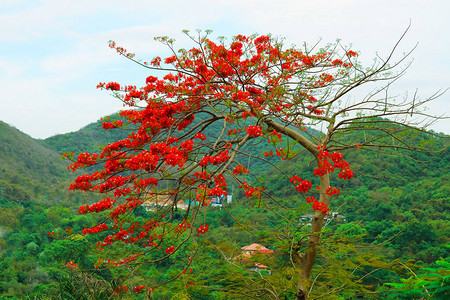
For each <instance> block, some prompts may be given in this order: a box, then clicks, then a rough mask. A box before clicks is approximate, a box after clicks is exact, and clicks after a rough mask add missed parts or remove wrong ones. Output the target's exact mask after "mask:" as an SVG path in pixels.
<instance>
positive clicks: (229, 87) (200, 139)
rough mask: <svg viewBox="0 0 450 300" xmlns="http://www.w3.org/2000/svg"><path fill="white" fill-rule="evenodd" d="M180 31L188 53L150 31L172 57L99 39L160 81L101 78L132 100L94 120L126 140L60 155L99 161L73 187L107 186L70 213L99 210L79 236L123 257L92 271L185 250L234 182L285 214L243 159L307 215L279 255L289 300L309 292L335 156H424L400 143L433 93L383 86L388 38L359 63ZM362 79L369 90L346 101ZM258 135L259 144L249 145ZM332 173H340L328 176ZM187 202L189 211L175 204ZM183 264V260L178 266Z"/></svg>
mask: <svg viewBox="0 0 450 300" xmlns="http://www.w3.org/2000/svg"><path fill="white" fill-rule="evenodd" d="M186 33H187V35H188V36H189V37H190V38H191V40H192V42H193V43H194V47H193V48H192V49H190V50H184V49H180V50H176V49H175V48H174V41H173V40H172V39H170V38H168V37H161V38H157V40H158V41H159V42H161V43H163V44H165V45H166V46H168V47H169V49H170V50H171V51H172V53H173V55H171V56H169V57H167V58H165V59H161V58H160V57H156V58H154V59H153V60H151V61H149V62H146V61H141V60H137V59H135V55H134V54H132V53H129V52H127V50H125V49H124V48H122V47H120V46H118V45H116V43H115V42H110V47H111V48H113V49H115V50H116V51H117V52H118V53H119V54H120V55H123V56H124V57H126V58H128V59H129V60H131V61H133V62H134V63H136V64H139V65H140V66H142V67H143V68H144V69H146V70H150V71H152V72H153V73H157V72H160V73H161V74H162V75H161V76H162V78H161V77H156V76H153V75H151V76H148V77H147V78H146V80H145V85H144V86H143V87H140V88H138V87H136V86H131V85H121V84H119V83H116V82H109V83H100V84H99V85H98V88H101V89H105V90H108V91H112V92H113V93H114V95H115V97H116V98H118V99H119V100H120V101H122V102H123V103H124V106H127V107H129V109H126V110H123V111H121V113H120V116H121V117H122V119H120V120H105V122H104V123H103V125H102V126H103V127H104V128H105V129H106V130H108V129H111V128H125V129H128V130H130V134H129V136H128V138H126V139H123V140H120V141H117V142H114V143H111V144H108V145H107V146H106V147H104V148H103V150H102V152H101V153H97V154H88V153H81V154H80V155H79V156H78V157H76V158H75V157H72V156H71V155H70V154H66V156H68V157H69V158H71V159H73V163H72V164H71V165H70V169H72V170H73V171H75V170H77V169H80V168H87V167H90V166H94V165H98V166H100V168H97V169H92V168H89V169H88V170H90V172H89V173H88V174H84V175H80V176H79V177H78V178H77V179H76V181H75V182H74V183H73V184H72V185H71V186H70V189H71V190H81V191H86V192H96V193H101V194H105V198H104V199H103V200H101V201H99V202H97V203H94V204H90V205H84V206H81V207H80V209H79V212H80V213H81V214H86V213H93V212H96V213H98V212H102V211H107V213H108V214H109V217H108V218H107V219H105V220H104V221H103V222H101V223H99V224H97V225H96V226H94V227H92V228H86V229H84V231H83V234H94V233H95V234H99V236H100V240H99V241H98V244H97V246H98V248H99V249H100V250H102V251H104V253H105V256H106V255H109V254H111V252H110V251H112V250H114V249H115V250H118V249H120V251H121V253H126V257H121V258H120V259H119V258H117V259H112V258H108V259H107V258H102V259H100V260H99V261H98V262H97V265H96V267H98V268H103V267H111V266H121V265H126V266H130V265H134V264H140V263H147V264H148V263H152V262H160V261H163V260H165V259H169V258H170V257H171V256H172V255H174V254H176V253H177V250H179V249H181V248H182V247H184V246H185V245H186V244H188V243H193V244H196V243H197V241H198V239H199V238H201V235H203V234H205V233H206V232H208V230H209V225H208V224H207V223H205V222H204V220H205V217H204V215H203V213H204V212H206V209H207V208H208V206H209V205H210V204H211V203H210V201H211V200H210V198H211V197H212V196H219V197H220V196H224V197H226V196H227V193H229V190H227V187H229V186H230V185H231V182H232V181H233V182H235V183H236V185H237V186H239V188H240V189H241V190H242V193H243V194H244V195H245V197H246V198H248V199H249V201H254V202H258V203H263V204H262V205H265V206H266V207H268V208H270V207H276V206H279V207H283V208H285V209H293V210H294V211H295V207H296V206H299V205H301V204H303V202H300V201H299V202H298V203H293V204H292V207H291V208H289V207H285V205H284V204H283V203H282V200H281V199H276V198H275V197H274V196H273V191H270V190H268V189H266V188H265V187H264V186H263V185H261V184H260V183H258V174H256V173H255V172H254V171H253V170H252V168H251V166H250V165H249V164H245V163H244V161H247V160H250V159H251V160H252V161H255V160H258V161H260V162H261V163H264V164H266V165H267V166H268V167H273V170H274V171H277V172H279V174H280V176H282V177H284V178H286V179H287V182H289V183H290V184H291V185H292V189H294V190H296V192H298V194H299V196H301V197H303V201H305V202H306V203H309V204H311V206H312V208H313V209H314V210H315V214H314V216H313V220H312V222H311V224H312V226H311V232H310V234H309V235H308V236H307V237H305V239H302V240H301V241H298V243H297V242H296V243H295V244H292V247H291V251H290V254H289V255H290V261H291V262H292V264H293V266H294V268H295V270H296V272H297V273H296V274H295V276H294V277H293V279H292V280H296V285H297V291H296V298H297V299H306V298H307V294H308V290H309V288H310V285H311V282H310V277H311V272H312V269H313V266H314V263H315V260H316V255H317V251H318V247H319V242H320V236H321V231H322V227H323V223H324V218H325V217H326V216H327V214H328V213H329V212H330V209H332V201H331V199H332V198H333V196H335V195H337V194H339V193H340V191H339V189H338V188H336V186H337V181H338V180H344V181H345V180H350V179H351V178H352V177H353V171H352V170H351V166H350V164H349V163H348V162H347V161H345V160H344V158H343V154H342V153H341V152H339V151H342V150H344V149H349V148H355V149H361V148H363V149H368V150H369V149H373V150H376V151H380V152H389V151H390V150H392V151H393V152H395V151H396V150H397V149H407V150H411V151H418V150H421V146H422V145H408V144H406V143H405V142H404V136H405V135H408V134H413V133H414V132H416V131H423V130H424V128H425V126H426V125H429V122H430V121H433V120H435V118H433V117H432V116H429V115H427V114H426V113H425V112H423V110H422V108H423V106H424V105H425V104H426V103H427V102H429V101H432V100H433V99H435V98H436V97H438V96H439V95H440V94H439V93H437V94H435V95H433V96H431V97H429V98H427V99H425V100H421V99H418V98H417V97H416V96H415V95H414V96H413V97H412V98H398V97H392V96H390V95H389V94H388V90H389V87H390V85H391V84H392V83H393V82H395V81H396V80H397V79H398V78H399V77H400V76H401V75H402V74H403V73H404V72H405V70H406V68H407V67H408V62H407V61H406V58H407V57H408V55H409V54H407V55H405V56H402V58H401V59H400V60H398V61H395V62H394V61H392V60H393V56H394V53H395V51H396V50H397V47H398V44H396V45H395V46H394V48H393V50H392V52H391V53H390V54H389V55H388V56H387V57H386V58H377V59H376V60H375V62H374V63H373V64H372V65H371V66H369V67H364V66H362V65H361V62H360V60H359V54H358V53H357V52H354V51H353V50H351V49H349V48H347V47H345V46H343V45H341V44H340V43H335V44H330V45H327V46H325V47H324V48H321V49H315V47H308V46H306V45H305V46H304V47H302V48H299V47H295V46H293V47H285V45H283V40H282V39H279V38H275V37H272V36H256V35H255V36H242V35H238V36H236V37H234V38H233V39H232V40H231V42H226V41H225V40H224V39H219V41H218V42H214V41H213V40H211V39H210V38H209V34H210V33H209V32H207V33H206V34H202V33H199V34H198V36H193V35H189V33H188V32H186ZM400 40H401V39H400ZM153 73H152V74H153ZM360 86H368V87H370V88H371V91H370V92H369V93H368V94H367V95H366V96H364V97H361V96H360V95H358V94H356V96H355V94H353V93H354V92H356V91H357V90H359V89H358V88H360ZM427 122H428V123H427ZM308 128H318V129H320V130H322V131H323V134H313V133H311V131H309V130H307V129H308ZM353 131H359V132H361V138H360V139H359V140H348V139H346V138H345V135H346V133H348V132H353ZM430 135H432V134H431V133H430ZM258 143H264V144H265V145H266V147H270V148H269V149H268V150H267V151H260V152H258V151H250V150H249V149H255V148H251V147H249V145H257V144H258ZM425 147H426V145H425ZM256 149H259V148H256ZM389 149H390V150H389ZM296 155H302V156H310V158H311V161H314V164H315V169H314V171H313V173H312V174H297V173H292V174H288V173H286V172H284V170H281V169H277V168H276V166H275V165H274V164H273V161H274V158H277V157H278V158H279V159H281V160H289V159H291V158H293V157H294V156H296ZM243 158H246V159H245V160H244V159H243ZM92 170H95V171H92ZM335 170H337V172H336V173H338V175H337V176H336V177H338V178H336V177H333V175H332V173H334V171H335ZM186 201H187V202H186ZM186 203H187V205H188V207H187V209H186V210H181V209H180V208H181V206H182V205H183V204H186ZM158 204H159V205H158ZM142 205H150V206H151V205H153V206H155V207H154V209H153V210H152V213H151V217H146V218H143V217H136V214H134V213H133V211H135V210H136V209H137V208H139V207H140V206H142ZM180 216H181V217H180ZM282 217H283V216H282V215H280V218H282ZM298 217H299V216H298ZM202 222H203V223H202ZM305 241H306V242H305ZM193 253H195V250H193ZM111 255H112V254H111ZM192 257H194V254H192ZM190 259H191V257H189V259H187V258H186V264H187V266H189V264H190V261H191V260H190ZM71 266H72V265H71ZM180 275H181V271H180V274H179V275H177V276H180ZM177 276H175V277H177ZM172 279H173V278H172ZM172 279H170V280H172ZM149 288H150V287H146V290H147V291H148V293H149V294H150V293H151V289H149ZM138 290H139V291H142V290H144V288H138Z"/></svg>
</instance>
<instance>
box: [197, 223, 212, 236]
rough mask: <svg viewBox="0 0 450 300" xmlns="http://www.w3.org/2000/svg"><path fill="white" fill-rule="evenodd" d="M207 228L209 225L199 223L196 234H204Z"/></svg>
mask: <svg viewBox="0 0 450 300" xmlns="http://www.w3.org/2000/svg"><path fill="white" fill-rule="evenodd" d="M208 230H209V225H208V224H205V226H203V225H200V227H199V228H198V229H197V236H200V234H205V233H207V232H208Z"/></svg>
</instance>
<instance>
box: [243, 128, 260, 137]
mask: <svg viewBox="0 0 450 300" xmlns="http://www.w3.org/2000/svg"><path fill="white" fill-rule="evenodd" d="M245 131H247V134H248V135H249V136H250V137H258V136H262V131H261V127H260V126H248V127H245Z"/></svg>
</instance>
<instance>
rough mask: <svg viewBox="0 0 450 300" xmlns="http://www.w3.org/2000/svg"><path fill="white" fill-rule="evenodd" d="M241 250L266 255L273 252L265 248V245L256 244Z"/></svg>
mask: <svg viewBox="0 0 450 300" xmlns="http://www.w3.org/2000/svg"><path fill="white" fill-rule="evenodd" d="M241 249H242V250H243V251H252V252H254V251H258V252H261V253H264V254H269V253H272V252H273V250H271V249H268V248H266V247H264V246H263V245H260V244H256V243H253V244H251V245H247V246H244V247H241Z"/></svg>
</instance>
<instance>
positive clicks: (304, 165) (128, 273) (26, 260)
mask: <svg viewBox="0 0 450 300" xmlns="http://www.w3.org/2000/svg"><path fill="white" fill-rule="evenodd" d="M100 124H101V123H100V122H96V123H93V124H90V125H88V126H86V127H84V128H83V129H81V130H80V131H78V132H74V133H68V134H64V135H58V136H54V137H51V138H48V139H46V140H43V141H37V140H34V139H32V138H30V137H28V136H27V135H25V134H23V133H21V132H20V131H18V130H16V129H14V128H12V127H10V126H8V125H7V124H5V123H2V122H0V172H1V173H0V295H1V296H0V299H10V298H16V299H23V298H27V297H29V298H30V299H33V298H34V297H36V298H37V299H41V298H49V297H55V298H58V299H61V298H62V299H88V298H89V297H92V298H95V297H97V299H106V298H108V297H112V298H113V297H115V296H114V295H115V294H114V292H113V291H114V290H117V287H119V286H122V285H127V286H130V287H134V286H139V285H146V286H147V287H151V286H156V287H158V288H157V289H155V291H154V294H153V295H154V297H155V299H182V298H183V297H188V295H189V297H192V299H230V297H231V298H235V299H237V298H239V297H240V298H242V299H248V298H246V296H245V295H249V294H246V293H248V290H249V287H251V288H252V289H258V288H261V289H264V288H265V287H266V286H267V285H271V286H276V287H279V288H280V289H284V290H285V292H284V297H285V299H292V298H293V297H294V294H292V292H291V290H292V291H295V287H293V288H292V289H290V288H291V287H290V284H291V283H289V281H288V280H287V278H288V277H289V274H290V272H292V267H291V266H290V265H289V262H288V260H289V257H288V256H287V255H286V254H285V253H287V252H288V249H289V247H293V246H299V247H301V246H302V244H301V243H302V235H306V234H308V224H307V221H304V220H301V218H299V216H302V215H304V216H306V215H307V214H309V213H311V211H310V210H309V209H310V208H309V205H306V203H305V201H304V199H303V198H300V197H299V194H298V193H295V191H292V188H288V185H289V179H288V178H283V177H279V176H276V175H275V174H278V173H276V172H272V171H271V170H270V169H262V168H260V169H258V171H259V172H261V174H262V175H261V174H258V177H259V178H263V180H264V182H263V183H262V184H264V185H265V186H267V187H271V188H270V190H276V191H277V192H276V193H277V195H276V196H278V197H279V198H280V199H282V200H281V201H282V204H283V206H285V207H295V208H296V209H297V210H296V211H295V214H289V213H287V212H285V211H280V210H277V208H276V207H279V206H274V207H273V210H271V208H272V207H271V205H270V201H266V202H264V203H262V202H260V203H258V202H250V201H249V200H248V199H246V198H245V196H244V195H243V193H242V191H239V192H238V191H237V190H238V189H236V191H235V192H234V193H233V202H232V203H227V204H226V205H224V206H225V207H223V208H211V209H210V210H209V211H208V213H207V214H205V218H206V222H207V223H208V224H209V226H210V230H209V233H208V234H207V235H205V236H204V237H201V238H199V241H198V243H199V245H202V246H203V247H200V248H199V249H189V248H188V247H187V248H186V249H184V251H185V252H183V251H181V253H179V254H176V255H175V256H173V257H171V258H170V259H169V260H164V261H162V262H161V263H160V264H156V265H143V266H141V267H140V268H138V269H131V268H128V267H124V268H119V269H114V268H113V269H109V268H99V269H98V270H95V269H93V265H94V263H95V262H97V263H98V262H99V261H101V260H102V257H104V256H106V255H107V254H105V253H101V252H99V251H95V250H93V249H92V248H95V245H93V243H92V241H91V239H92V238H91V236H90V235H86V236H85V235H82V234H81V232H82V230H83V229H84V228H86V227H90V226H92V225H93V224H94V221H96V220H94V219H96V218H98V219H101V218H102V216H101V215H79V214H78V213H77V210H78V206H79V204H80V203H87V202H89V201H92V199H93V197H95V195H87V194H83V193H69V192H68V191H67V187H68V184H69V182H70V180H73V176H72V174H71V173H70V172H69V171H67V168H66V166H67V163H66V162H65V161H62V160H61V159H60V158H59V155H60V154H62V153H63V152H67V151H73V152H75V153H78V152H83V151H91V152H92V151H97V150H98V149H99V146H100V145H105V144H107V143H108V142H113V141H115V140H118V139H122V138H124V137H125V136H126V135H127V134H128V132H127V131H121V130H115V129H114V130H109V131H104V130H103V129H102V128H101V125H100ZM310 133H311V134H319V133H318V132H313V131H311V132H310ZM352 134H353V133H349V135H348V136H346V137H343V138H348V139H353V140H358V139H362V138H367V137H361V136H351V135H352ZM404 138H405V139H408V144H414V143H421V144H424V145H426V143H430V144H434V146H433V148H435V149H441V151H437V152H435V153H411V152H408V151H407V150H402V149H397V150H395V149H394V151H393V152H392V153H391V155H386V154H383V153H380V152H383V151H381V150H382V149H380V152H373V151H367V150H366V149H364V148H362V149H360V150H351V151H347V152H344V155H345V158H346V160H347V161H348V162H349V163H350V164H351V166H352V167H353V169H354V171H355V178H354V180H352V181H350V182H347V181H346V182H344V183H341V186H338V187H339V188H341V191H342V193H341V195H339V196H338V197H337V198H336V199H335V202H334V203H333V204H332V208H331V210H332V211H333V212H338V213H339V214H340V215H342V216H344V217H345V218H341V219H339V220H338V219H334V220H330V221H329V222H328V225H327V226H326V227H325V231H324V240H323V245H322V247H321V252H320V256H319V257H318V260H319V264H318V267H317V269H316V271H315V276H316V277H315V278H316V280H315V285H314V289H315V290H316V293H315V294H316V295H319V296H318V297H319V298H318V299H350V298H352V297H363V298H365V299H372V298H373V299H377V298H378V299H415V298H416V299H419V298H421V297H423V298H425V299H427V298H428V299H446V297H447V296H449V289H448V286H449V283H450V282H449V272H450V268H449V264H450V259H449V252H450V244H449V236H450V226H449V224H450V222H449V217H448V214H447V213H446V212H447V211H448V209H449V205H450V204H449V199H450V196H449V195H450V183H449V179H450V175H449V174H450V172H449V171H450V170H449V166H450V165H449V160H450V153H449V149H448V139H437V138H436V137H434V136H432V135H427V134H425V133H424V134H423V135H415V136H408V135H405V137H404ZM252 147H253V149H252V151H261V152H264V151H265V145H264V144H256V145H253V146H252ZM241 159H242V160H243V163H248V164H255V165H256V166H257V165H258V162H257V161H253V160H252V159H250V158H248V157H242V158H241ZM271 159H273V160H272V161H273V162H274V163H276V167H278V168H280V169H283V170H284V171H285V172H287V173H289V171H290V170H296V173H299V174H312V172H311V171H312V169H313V166H312V165H311V163H312V162H311V161H308V160H306V159H305V157H304V156H302V153H301V152H299V153H297V156H296V157H295V158H293V159H291V160H283V161H281V160H277V159H276V156H275V157H273V158H271ZM248 178H249V180H255V177H253V176H252V174H249V175H248ZM310 179H311V180H312V179H313V178H310ZM230 189H231V190H230V191H229V193H232V192H233V187H231V186H230ZM178 213H180V214H181V213H182V211H180V212H178ZM146 216H147V212H146V211H145V210H144V209H143V208H139V209H137V210H136V211H135V212H134V217H135V218H137V219H141V220H145V217H146ZM173 222H174V224H175V223H176V216H175V219H174V220H173ZM257 229H258V230H257ZM257 232H258V233H257ZM293 232H294V233H293ZM273 233H277V234H278V237H279V238H278V237H277V235H276V234H273ZM331 233H333V234H331ZM284 234H286V235H297V236H298V238H297V239H296V240H295V241H296V243H297V244H295V245H292V244H286V242H285V241H283V239H282V238H281V235H284ZM92 240H93V239H92ZM252 243H259V244H262V245H265V246H266V247H267V248H269V249H271V250H274V252H273V253H274V254H273V255H272V256H260V257H257V259H258V263H262V264H264V265H265V266H266V267H267V269H268V270H270V272H269V273H270V274H271V275H268V273H266V274H263V275H259V273H258V275H255V273H254V272H253V273H252V272H249V271H248V268H249V265H248V264H247V265H245V264H240V263H238V262H237V260H236V259H233V257H238V256H239V255H240V251H241V249H240V248H241V247H242V246H245V245H250V244H252ZM193 251H194V252H195V253H196V254H195V258H194V259H193V261H192V262H191V261H187V260H186V257H187V256H186V255H185V254H184V253H192V252H193ZM68 261H74V262H76V263H77V264H78V265H79V267H80V269H82V270H85V271H86V272H85V273H80V272H79V271H76V270H75V271H73V270H70V269H68V268H66V263H67V262H68ZM254 263H255V262H254V261H252V262H251V263H250V265H252V266H253V264H254ZM186 269H187V272H186ZM144 274H145V277H146V278H152V279H151V280H152V282H144V281H143V279H142V276H141V275H144ZM261 274H262V273H261ZM423 274H427V275H426V276H425V277H424V276H423ZM174 276H180V278H181V280H176V281H173V282H170V283H168V284H167V285H161V284H163V283H165V282H166V281H170V280H171V279H172V278H173V277H174ZM405 280H406V281H405ZM160 285H161V286H160ZM130 290H131V288H130ZM388 290H389V291H390V292H389V293H385V292H386V291H388ZM230 291H234V292H235V293H236V292H237V293H238V294H233V296H230V294H229V293H230ZM94 295H97V296H94ZM236 295H240V296H236ZM123 297H124V298H127V297H129V298H130V299H144V296H143V295H139V294H137V293H135V292H134V291H131V293H128V294H125V295H124V296H123ZM139 297H141V298H139ZM320 297H322V298H320ZM262 298H264V297H262Z"/></svg>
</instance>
